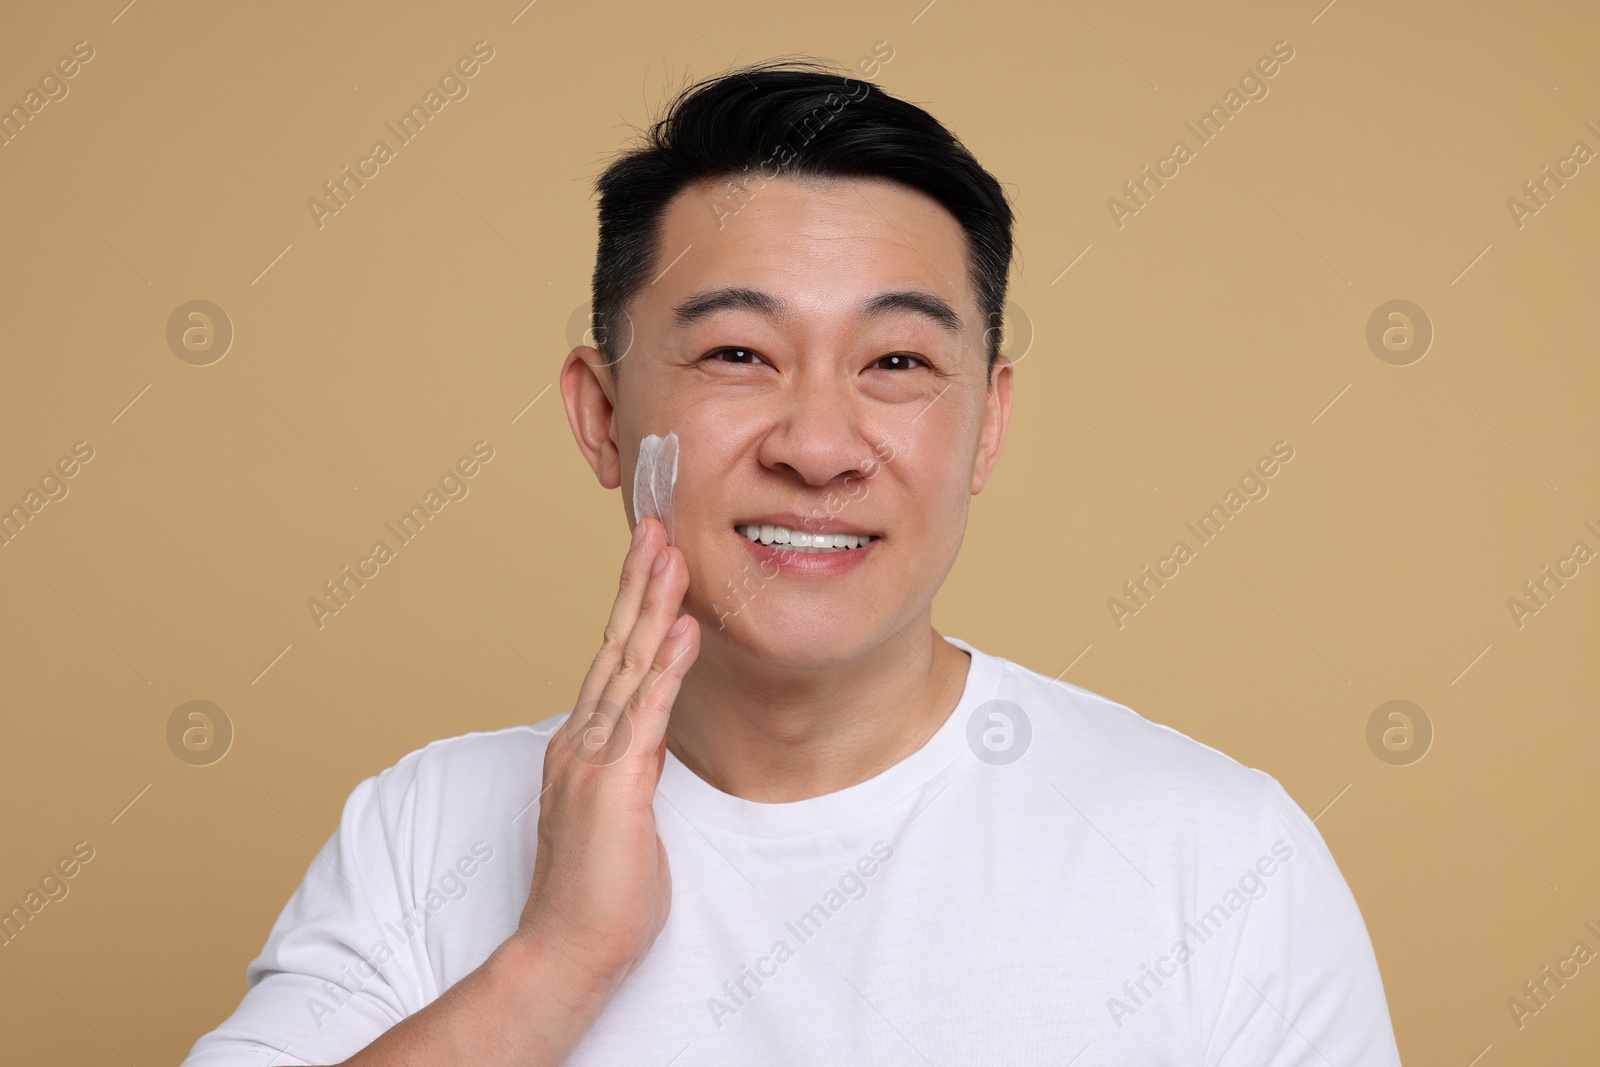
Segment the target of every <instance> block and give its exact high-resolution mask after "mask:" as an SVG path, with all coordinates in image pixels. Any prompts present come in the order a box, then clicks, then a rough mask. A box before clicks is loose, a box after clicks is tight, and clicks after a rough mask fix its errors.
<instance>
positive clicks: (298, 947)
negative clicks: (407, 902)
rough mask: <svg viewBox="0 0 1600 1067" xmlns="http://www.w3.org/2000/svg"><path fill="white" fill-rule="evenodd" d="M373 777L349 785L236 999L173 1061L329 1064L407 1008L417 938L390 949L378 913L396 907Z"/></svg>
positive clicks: (193, 1064)
mask: <svg viewBox="0 0 1600 1067" xmlns="http://www.w3.org/2000/svg"><path fill="white" fill-rule="evenodd" d="M392 770H394V768H391V771H392ZM387 773H388V772H386V774H387ZM382 784H383V783H382V782H381V781H380V777H373V778H368V779H366V780H365V781H363V782H362V783H361V784H360V785H358V786H356V788H355V789H354V790H353V791H352V792H351V793H350V796H349V798H348V799H347V800H346V801H345V805H344V811H343V813H342V815H341V816H340V820H339V827H338V829H337V830H335V831H334V833H333V835H332V837H330V838H329V840H328V843H327V844H326V845H325V846H324V847H323V848H322V849H321V850H320V851H319V852H318V853H317V855H316V856H314V857H313V858H312V860H311V865H310V867H309V868H308V869H307V871H306V874H305V878H304V879H303V880H302V881H301V882H300V885H299V887H298V888H297V889H296V890H295V891H294V894H293V895H292V896H291V897H290V898H289V902H288V903H287V904H286V905H285V906H284V908H283V911H282V913H281V914H280V915H279V916H278V919H277V921H276V922H275V923H274V924H273V926H272V930H271V932H270V934H269V935H268V937H267V942H266V946H265V947H264V948H263V949H262V950H261V954H260V955H259V956H257V957H256V958H255V959H254V960H252V961H251V963H250V965H249V966H248V967H247V968H246V970H245V983H246V985H247V986H248V987H249V988H248V991H247V992H246V993H245V995H244V999H243V1000H242V1001H241V1002H240V1004H239V1006H238V1008H237V1009H235V1011H234V1012H233V1014H232V1015H231V1016H229V1017H228V1019H227V1020H225V1021H224V1022H223V1023H222V1024H221V1025H220V1026H218V1027H217V1028H216V1029H215V1030H213V1031H211V1032H210V1033H208V1034H206V1035H204V1036H203V1037H201V1038H200V1040H199V1041H197V1042H196V1043H195V1045H194V1048H193V1049H192V1050H191V1051H190V1053H189V1056H188V1058H187V1059H185V1060H184V1061H183V1064H182V1067H267V1065H269V1064H271V1065H275V1067H304V1065H307V1064H329V1063H338V1062H340V1061H342V1060H345V1059H347V1058H349V1057H350V1056H352V1055H354V1054H355V1053H357V1052H359V1051H360V1050H361V1049H363V1048H365V1047H366V1046H367V1045H369V1044H371V1043H372V1042H373V1041H374V1040H375V1039H376V1038H377V1037H378V1036H379V1035H381V1034H382V1033H383V1032H384V1031H385V1030H388V1029H389V1028H390V1027H391V1026H394V1025H395V1024H396V1023H398V1022H399V1021H400V1020H402V1019H403V1018H405V1016H406V1015H407V1014H408V1011H407V1008H406V1002H407V1001H408V1000H411V996H410V995H409V994H408V992H407V991H408V990H410V989H412V988H414V986H415V984H416V982H415V971H416V967H415V960H414V957H413V956H412V955H411V953H412V952H414V951H420V947H419V944H411V945H405V944H402V945H401V946H400V947H399V949H398V950H396V949H395V948H394V947H393V946H392V942H393V941H394V940H396V939H394V938H391V937H389V936H387V930H388V929H390V928H392V923H391V924H390V925H389V926H387V927H386V925H385V920H384V917H386V916H387V917H388V918H390V919H391V920H392V919H394V918H395V917H397V916H403V915H404V914H405V909H404V908H402V906H401V904H400V889H399V886H398V883H397V881H396V874H395V871H396V868H395V861H394V858H393V856H392V853H391V848H390V840H391V834H390V832H389V830H388V828H387V827H386V826H385V820H384V811H383V805H382V804H381V803H380V800H381V798H382V796H383V790H382V788H381V786H382ZM416 941H417V942H418V943H420V941H421V939H420V938H418V939H416Z"/></svg>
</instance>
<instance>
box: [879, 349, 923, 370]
mask: <svg viewBox="0 0 1600 1067" xmlns="http://www.w3.org/2000/svg"><path fill="white" fill-rule="evenodd" d="M886 360H894V361H895V363H894V364H893V365H892V366H890V367H887V368H886V369H888V370H910V369H911V361H913V360H915V361H916V362H918V363H920V364H922V365H923V366H924V367H931V366H932V364H931V363H929V362H928V361H927V360H925V359H923V358H922V357H921V356H913V355H911V354H909V353H906V352H895V353H892V354H890V355H887V356H883V357H880V358H879V359H878V360H876V361H875V363H874V365H875V366H876V365H877V364H880V363H883V362H885V361H886Z"/></svg>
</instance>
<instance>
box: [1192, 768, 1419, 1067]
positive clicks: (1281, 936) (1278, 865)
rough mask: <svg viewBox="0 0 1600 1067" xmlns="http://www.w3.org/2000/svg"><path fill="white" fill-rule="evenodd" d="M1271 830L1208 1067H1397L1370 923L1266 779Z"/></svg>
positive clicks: (1248, 882) (1301, 815)
mask: <svg viewBox="0 0 1600 1067" xmlns="http://www.w3.org/2000/svg"><path fill="white" fill-rule="evenodd" d="M1268 781H1269V782H1270V785H1268V786H1267V793H1268V797H1267V807H1268V812H1267V815H1268V817H1267V819H1266V820H1265V826H1266V828H1267V833H1266V838H1265V841H1264V842H1263V843H1262V845H1261V851H1260V853H1259V854H1258V858H1256V859H1255V860H1254V861H1253V863H1254V866H1253V867H1252V868H1251V870H1252V871H1253V872H1254V873H1255V875H1256V877H1255V878H1249V877H1246V878H1243V879H1241V884H1242V886H1243V888H1244V889H1245V891H1246V892H1247V893H1248V894H1249V895H1250V896H1251V897H1252V899H1251V900H1250V904H1249V909H1248V911H1247V913H1246V916H1245V923H1244V927H1243V929H1242V931H1241V934H1240V937H1239V945H1238V953H1237V955H1236V956H1235V957H1234V960H1233V963H1232V967H1231V971H1230V973H1229V974H1228V976H1227V983H1226V987H1225V989H1224V991H1223V997H1222V1006H1221V1010H1220V1014H1219V1016H1218V1019H1217V1023H1216V1026H1215V1027H1214V1028H1213V1030H1212V1032H1211V1035H1210V1038H1209V1040H1208V1041H1207V1044H1206V1054H1205V1060H1204V1062H1205V1063H1206V1065H1207V1067H1212V1065H1228V1067H1330V1065H1332V1067H1399V1063H1400V1053H1399V1050H1398V1048H1397V1047H1396V1045H1395V1039H1394V1029H1393V1026H1392V1024H1391V1022H1390V1019H1389V1006H1388V1002H1387V1000H1386V999H1385V997H1384V991H1383V979H1382V978H1381V976H1380V975H1379V972H1378V960H1377V957H1376V955H1375V954H1374V953H1373V950H1372V941H1371V938H1370V937H1369V936H1368V934H1367V927H1366V923H1365V922H1364V921H1363V920H1362V918H1361V911H1360V909H1359V908H1358V907H1357V906H1356V900H1355V896H1354V895H1353V894H1352V893H1351V892H1350V887H1349V886H1348V885H1347V884H1346V882H1345V880H1344V875H1343V874H1341V873H1340V871H1339V866H1338V864H1337V863H1336V862H1335V861H1334V858H1333V854H1332V853H1331V852H1329V851H1328V846H1327V845H1326V843H1324V841H1323V840H1322V835H1321V834H1320V833H1318V832H1317V828H1316V826H1315V825H1314V824H1313V823H1312V822H1311V820H1310V819H1309V818H1307V817H1306V814H1305V812H1303V811H1302V810H1300V806H1299V805H1298V804H1296V803H1295V802H1294V799H1293V798H1292V797H1290V796H1289V794H1288V793H1286V792H1285V791H1284V789H1283V787H1282V786H1281V785H1279V784H1278V782H1277V781H1276V780H1275V779H1270V778H1269V779H1268Z"/></svg>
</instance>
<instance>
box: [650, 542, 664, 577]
mask: <svg viewBox="0 0 1600 1067" xmlns="http://www.w3.org/2000/svg"><path fill="white" fill-rule="evenodd" d="M666 565H667V550H666V549H664V548H663V549H662V550H661V551H660V553H658V554H657V555H656V561H655V562H654V563H653V564H651V565H650V573H651V574H660V573H661V570H662V568H663V567H665V566H666Z"/></svg>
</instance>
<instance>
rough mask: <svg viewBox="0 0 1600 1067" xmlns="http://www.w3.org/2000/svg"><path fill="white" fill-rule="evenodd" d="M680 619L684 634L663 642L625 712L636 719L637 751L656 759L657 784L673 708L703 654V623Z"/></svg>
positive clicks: (635, 736)
mask: <svg viewBox="0 0 1600 1067" xmlns="http://www.w3.org/2000/svg"><path fill="white" fill-rule="evenodd" d="M680 618H682V619H683V620H684V629H683V631H682V632H681V633H679V634H677V635H676V636H674V637H668V638H665V639H664V640H663V641H662V642H661V648H660V649H659V650H658V651H657V652H656V656H655V659H654V661H653V662H652V663H651V665H650V673H648V674H647V675H645V678H644V681H643V682H641V683H640V685H639V688H638V689H637V690H636V691H635V692H634V695H633V698H632V700H631V702H630V703H629V704H628V706H627V709H626V710H627V714H628V717H629V718H630V719H632V720H633V745H634V750H635V751H637V752H641V753H650V754H651V755H652V756H653V757H654V759H655V764H656V780H657V781H660V777H661V769H662V767H663V766H665V764H666V761H667V746H666V736H667V722H668V720H670V719H671V717H672V705H673V703H674V702H675V701H676V700H677V699H678V690H679V688H681V686H682V684H683V678H684V675H686V674H688V673H689V668H690V667H692V666H694V661H695V660H696V659H697V658H698V657H699V655H700V621H699V620H698V619H696V618H694V617H693V616H692V615H683V616H680Z"/></svg>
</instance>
